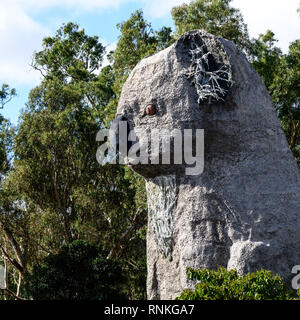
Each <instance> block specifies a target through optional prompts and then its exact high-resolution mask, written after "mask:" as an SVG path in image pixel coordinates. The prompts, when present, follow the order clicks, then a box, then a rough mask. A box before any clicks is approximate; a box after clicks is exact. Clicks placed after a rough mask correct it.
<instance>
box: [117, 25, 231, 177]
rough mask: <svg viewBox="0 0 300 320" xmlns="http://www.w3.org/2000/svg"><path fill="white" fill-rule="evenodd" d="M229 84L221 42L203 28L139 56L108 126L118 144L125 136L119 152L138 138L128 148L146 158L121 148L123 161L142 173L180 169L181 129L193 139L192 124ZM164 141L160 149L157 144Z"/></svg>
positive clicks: (219, 100) (198, 125)
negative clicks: (137, 144)
mask: <svg viewBox="0 0 300 320" xmlns="http://www.w3.org/2000/svg"><path fill="white" fill-rule="evenodd" d="M231 86H232V74H231V67H230V63H229V59H228V57H227V54H226V52H225V50H224V48H223V46H222V44H221V42H220V41H219V40H218V39H217V38H215V37H214V36H212V35H210V34H209V33H207V32H205V31H204V30H195V31H190V32H187V33H185V34H184V35H183V36H181V38H180V39H179V40H178V41H177V42H176V43H174V44H173V45H172V46H170V47H168V48H166V49H165V50H162V51H160V52H158V53H157V54H155V55H152V56H149V57H147V58H145V59H143V60H141V61H140V62H139V63H138V64H137V66H136V67H135V68H134V69H133V70H132V72H131V73H130V75H129V77H128V79H127V81H126V82H125V84H124V86H123V89H122V93H121V97H120V99H119V104H118V108H117V114H116V117H115V120H114V121H113V124H112V127H111V129H112V130H113V132H114V133H115V134H116V135H117V144H118V145H119V144H120V142H121V140H123V142H124V139H125V140H126V141H127V149H126V148H125V149H126V150H124V149H123V153H124V151H125V153H126V151H127V152H128V151H129V149H130V148H133V149H134V145H135V143H137V142H138V143H139V147H140V150H139V152H138V153H135V152H133V153H134V154H138V155H139V156H141V157H142V151H143V152H144V154H148V155H149V158H148V159H147V160H145V159H144V158H143V159H142V158H140V159H139V161H134V160H133V159H132V157H131V155H128V154H127V155H128V157H127V158H126V160H125V162H126V163H127V164H128V165H129V166H131V167H132V169H133V170H135V171H136V172H138V173H139V174H141V175H142V176H144V177H146V178H149V177H150V178H151V177H155V176H158V175H167V174H175V173H180V172H182V171H183V170H184V169H185V168H186V166H187V163H186V162H185V161H184V155H183V150H184V147H183V144H184V141H185V140H184V135H183V133H184V130H186V129H190V130H191V131H190V132H192V133H191V138H192V140H193V143H195V139H196V138H197V134H196V132H195V130H196V129H201V128H204V124H203V122H204V121H205V113H204V112H203V110H205V109H207V108H209V107H210V106H211V105H212V104H214V105H215V104H222V103H223V102H224V100H225V98H226V96H227V94H228V92H229V91H230V88H231ZM121 122H122V123H123V122H126V128H127V134H126V133H125V134H124V132H123V133H122V134H121V131H120V125H119V124H120V123H121ZM128 131H131V134H130V135H128ZM135 134H136V139H135V142H134V141H131V140H134V139H132V138H133V136H134V135H135ZM180 134H182V136H181V140H180V137H179V135H180ZM177 138H178V139H177ZM150 140H151V141H150ZM168 143H169V149H168V148H166V149H167V152H169V154H168V155H166V151H165V150H163V149H164V148H163V147H162V146H166V145H168ZM180 144H181V146H179V145H180ZM175 146H177V147H182V148H181V149H182V151H181V150H180V148H178V149H176V148H174V147H175ZM117 147H119V146H117ZM175 149H176V150H175ZM136 150H137V148H136V149H135V151H136ZM174 150H175V151H174ZM154 151H157V152H154ZM120 152H121V150H120ZM145 152H146V153H145ZM121 153H122V152H121ZM123 155H124V154H123ZM150 155H151V156H150ZM125 156H126V155H125ZM180 157H181V158H182V163H180ZM162 158H165V159H164V160H168V159H169V160H170V161H169V162H168V161H162ZM176 159H177V160H176ZM132 160H133V161H132Z"/></svg>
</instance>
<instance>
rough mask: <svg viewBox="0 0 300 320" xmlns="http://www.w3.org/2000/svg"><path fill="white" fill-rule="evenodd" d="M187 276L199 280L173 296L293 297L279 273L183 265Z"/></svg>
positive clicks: (287, 298) (180, 298)
mask: <svg viewBox="0 0 300 320" xmlns="http://www.w3.org/2000/svg"><path fill="white" fill-rule="evenodd" d="M187 276H188V278H189V279H190V280H197V281H199V282H198V283H197V284H196V285H195V288H194V290H189V289H186V290H184V291H183V292H182V293H181V295H180V296H179V297H178V298H177V299H176V300H293V299H296V296H295V294H294V293H293V292H291V291H290V290H289V289H288V288H287V287H286V286H285V284H284V282H283V280H282V279H281V277H280V276H279V275H274V274H273V273H272V272H271V271H267V270H260V271H257V272H255V273H251V274H247V275H245V276H239V275H238V273H237V271H236V270H229V271H228V270H226V269H225V268H221V267H220V268H218V270H217V271H215V270H209V269H203V270H195V269H192V268H187Z"/></svg>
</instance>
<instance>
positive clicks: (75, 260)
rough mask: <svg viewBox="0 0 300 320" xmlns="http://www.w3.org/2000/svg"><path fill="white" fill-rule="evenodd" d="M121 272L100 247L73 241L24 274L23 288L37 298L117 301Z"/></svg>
mask: <svg viewBox="0 0 300 320" xmlns="http://www.w3.org/2000/svg"><path fill="white" fill-rule="evenodd" d="M121 275H122V270H121V268H120V267H119V266H118V264H117V262H116V261H115V260H112V259H107V258H106V254H104V253H103V251H102V250H101V248H100V246H96V245H92V244H90V243H88V242H86V241H82V240H76V241H73V242H71V243H70V244H68V245H65V246H63V247H62V249H61V250H60V252H59V253H57V254H50V255H48V256H47V257H46V258H45V259H44V261H43V264H42V265H41V266H35V267H34V268H33V271H32V272H31V273H30V274H27V275H26V277H25V290H26V295H27V296H28V298H33V299H37V300H107V299H117V300H119V299H122V298H123V295H121V294H120V290H119V285H120V283H121V281H122V276H121Z"/></svg>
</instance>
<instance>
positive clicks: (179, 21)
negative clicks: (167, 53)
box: [171, 0, 250, 50]
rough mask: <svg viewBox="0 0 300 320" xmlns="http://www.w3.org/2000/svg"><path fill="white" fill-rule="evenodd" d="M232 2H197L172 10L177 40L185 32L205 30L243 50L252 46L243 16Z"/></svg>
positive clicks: (212, 0) (207, 0)
mask: <svg viewBox="0 0 300 320" xmlns="http://www.w3.org/2000/svg"><path fill="white" fill-rule="evenodd" d="M230 3H231V0H196V1H192V2H190V3H189V4H183V5H181V6H178V7H174V8H173V9H172V12H171V13H172V17H173V20H174V23H175V26H176V38H178V37H179V36H181V35H182V34H183V33H184V32H187V31H189V30H195V29H205V30H206V31H208V32H209V33H212V34H213V35H216V36H219V37H223V38H225V39H228V40H231V41H233V42H235V43H236V44H237V45H238V46H239V47H240V48H241V49H243V50H248V49H249V46H250V41H249V35H248V30H247V25H246V24H245V23H244V20H243V17H242V14H241V13H240V11H239V10H238V9H236V8H233V7H231V5H230Z"/></svg>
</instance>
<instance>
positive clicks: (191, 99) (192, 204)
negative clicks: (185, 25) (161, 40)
mask: <svg viewBox="0 0 300 320" xmlns="http://www.w3.org/2000/svg"><path fill="white" fill-rule="evenodd" d="M195 39H198V40H199V39H200V40H202V42H203V43H204V44H208V43H210V44H213V45H212V47H211V48H210V49H209V50H210V51H214V52H215V58H216V60H217V61H219V62H220V65H219V67H220V66H221V65H222V64H223V65H225V67H226V68H225V69H223V70H224V71H225V73H224V74H223V76H222V77H223V79H221V80H220V81H219V82H218V83H217V84H216V86H215V89H214V90H215V91H213V90H212V88H213V86H212V85H211V84H212V82H211V83H210V85H211V87H205V88H206V89H208V91H207V93H206V94H203V95H201V92H199V90H198V89H199V88H200V87H197V84H196V82H195V77H194V78H193V76H191V70H196V69H195V65H194V67H193V64H192V63H193V62H192V60H191V59H192V52H191V51H190V50H191V41H194V40H195ZM202 54H203V53H201V54H200V56H201V55H202ZM218 55H219V57H218ZM226 61H227V62H226ZM193 68H194V69H193ZM217 69H218V68H217ZM217 69H216V70H217ZM206 71H207V70H206ZM208 71H209V70H208ZM202 80H203V79H202ZM202 80H201V81H202ZM201 81H200V82H199V83H200V85H202V86H203V85H205V83H204V82H203V81H202V82H201ZM218 86H219V88H218ZM216 88H217V89H216ZM200 91H201V90H200ZM209 92H213V94H211V95H210V94H209ZM149 103H152V104H154V105H155V106H156V107H157V113H156V114H155V115H153V116H145V115H144V110H145V107H146V106H147V104H149ZM117 114H118V115H124V116H125V117H126V118H127V119H128V121H129V123H130V127H131V128H134V129H135V130H136V129H141V128H142V129H148V130H149V129H154V128H156V129H162V128H164V129H172V128H177V129H180V130H183V129H184V128H190V129H191V128H193V129H204V130H205V131H204V136H205V163H204V171H203V173H202V174H201V175H195V176H192V175H186V174H185V171H184V168H185V165H184V164H183V165H147V164H144V165H142V164H139V165H132V169H133V170H135V171H136V172H138V173H139V174H141V175H142V176H144V177H145V179H146V181H147V193H148V205H149V219H148V221H149V228H148V235H147V264H148V279H147V293H148V299H173V298H175V297H176V296H178V295H179V294H180V292H181V291H182V290H183V289H184V288H187V287H189V286H191V283H189V281H187V278H186V267H193V268H217V267H218V266H224V267H227V268H236V269H237V270H238V272H240V273H241V274H246V273H248V272H254V271H256V270H258V269H261V268H265V269H270V270H272V271H274V272H275V273H279V274H280V275H281V276H282V277H284V279H285V280H289V279H290V277H291V269H292V267H293V266H294V265H297V264H300V245H299V244H300V177H299V169H298V167H297V164H296V161H295V159H294V157H293V155H292V153H291V151H290V150H289V147H288V144H287V140H286V137H285V135H284V133H283V131H282V129H281V126H280V122H279V120H278V118H277V115H276V112H275V109H274V107H273V106H272V103H271V99H270V96H269V94H268V92H267V89H266V87H265V85H264V83H263V81H262V79H261V78H260V77H259V76H258V74H257V73H256V72H255V71H254V70H253V68H252V67H251V66H250V64H249V62H248V61H247V59H246V58H245V56H244V55H243V54H242V53H241V52H240V51H239V50H238V49H237V47H236V46H235V45H234V44H233V43H232V42H230V41H227V40H225V39H217V38H215V37H213V36H212V35H210V34H208V33H206V32H205V31H203V30H197V31H191V32H189V33H187V34H185V35H183V36H182V37H181V38H180V39H179V40H178V41H177V42H176V43H175V44H173V45H172V46H170V47H169V48H167V49H165V50H163V51H161V52H159V53H157V54H155V55H153V56H150V57H147V58H145V59H143V60H142V61H141V62H140V63H139V64H138V65H137V66H136V67H135V68H134V70H133V71H132V72H131V74H130V75H129V77H128V79H127V81H126V83H125V85H124V87H123V90H122V94H121V97H120V100H119V106H118V110H117ZM140 142H141V143H142V142H143V138H142V137H141V138H140ZM170 188H173V191H172V190H171V191H170ZM169 218H170V219H169ZM155 219H156V220H155ZM158 219H160V220H162V221H160V222H158ZM164 219H165V220H164ZM168 219H169V221H167V220H168ZM159 228H163V229H162V230H160V231H158V229H159Z"/></svg>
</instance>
